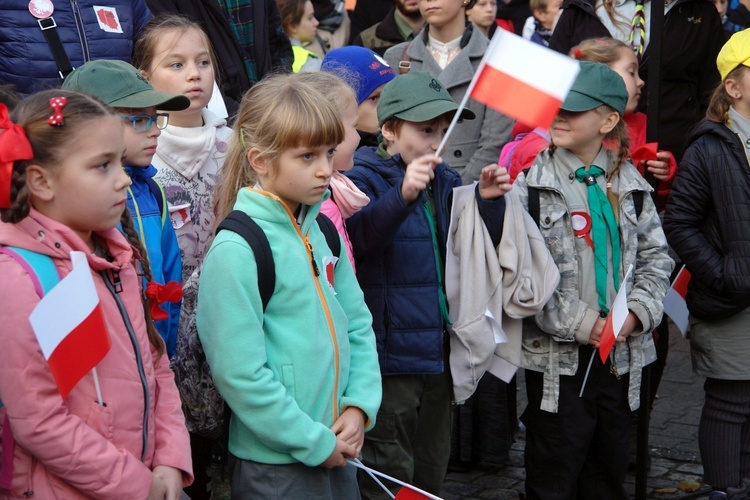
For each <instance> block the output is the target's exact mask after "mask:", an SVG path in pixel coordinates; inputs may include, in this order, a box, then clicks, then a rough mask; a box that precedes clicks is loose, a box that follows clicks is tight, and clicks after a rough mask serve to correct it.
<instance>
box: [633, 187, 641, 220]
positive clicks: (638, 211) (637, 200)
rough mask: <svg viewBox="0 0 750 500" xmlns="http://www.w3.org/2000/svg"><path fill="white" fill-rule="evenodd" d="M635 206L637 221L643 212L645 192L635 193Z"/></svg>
mask: <svg viewBox="0 0 750 500" xmlns="http://www.w3.org/2000/svg"><path fill="white" fill-rule="evenodd" d="M633 204H634V205H635V220H638V219H639V218H640V216H641V212H642V211H643V191H635V192H634V193H633Z"/></svg>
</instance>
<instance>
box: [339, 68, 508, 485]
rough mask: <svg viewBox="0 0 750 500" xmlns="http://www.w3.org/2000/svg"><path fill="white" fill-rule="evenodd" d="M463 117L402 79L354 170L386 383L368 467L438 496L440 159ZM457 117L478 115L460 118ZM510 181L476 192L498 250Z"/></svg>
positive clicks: (432, 84)
mask: <svg viewBox="0 0 750 500" xmlns="http://www.w3.org/2000/svg"><path fill="white" fill-rule="evenodd" d="M457 109H458V106H457V105H456V104H455V103H454V102H453V100H452V99H451V96H450V94H449V93H448V91H447V90H446V89H445V88H444V87H443V86H442V85H441V84H440V82H438V81H437V80H436V79H435V78H433V77H432V76H431V75H429V74H428V73H421V72H416V71H414V72H410V73H408V74H406V75H402V76H397V77H396V78H395V79H393V80H392V81H391V82H389V83H388V84H387V85H386V86H385V87H384V88H383V93H382V94H381V97H380V102H379V103H378V121H379V123H380V125H381V127H382V128H381V132H382V136H383V140H382V142H381V143H380V145H379V146H378V147H377V148H371V147H364V148H361V149H360V150H359V151H357V153H356V154H355V157H354V168H353V169H352V170H350V171H349V172H347V175H348V176H349V177H350V178H351V179H352V181H354V183H355V184H356V185H357V187H358V188H359V189H361V190H362V191H363V192H364V193H365V194H366V195H367V196H368V197H369V198H370V203H369V204H368V205H367V206H366V207H365V208H363V209H362V210H361V211H360V212H358V213H357V214H355V215H353V216H352V217H351V218H350V219H349V220H348V221H347V227H348V231H349V236H350V238H351V241H352V246H353V249H354V256H355V259H356V263H357V277H358V279H359V282H360V285H361V286H362V290H363V292H364V294H365V302H366V303H367V305H368V307H369V308H370V312H371V313H372V315H373V329H374V330H375V336H376V340H377V347H378V357H379V361H380V370H381V372H382V374H383V403H382V405H381V408H380V411H379V412H378V419H377V422H378V423H377V424H376V425H375V428H374V429H373V430H372V431H370V432H369V433H368V434H367V435H366V436H365V444H364V447H363V449H362V456H363V461H364V462H365V464H367V465H368V466H371V467H373V468H375V469H377V470H380V471H383V472H385V473H386V474H389V475H392V476H394V477H396V478H399V479H401V480H403V481H406V482H409V483H411V484H414V485H415V486H417V487H419V488H422V489H424V490H427V491H429V492H432V493H435V494H438V493H439V491H440V485H441V484H442V481H443V479H444V477H445V473H446V469H447V463H448V456H449V453H450V417H451V400H452V397H453V394H452V387H451V377H450V373H449V369H448V364H447V351H446V349H445V346H446V343H447V341H448V336H447V333H446V330H445V327H446V324H447V323H448V309H447V305H446V298H445V290H444V281H443V275H444V270H445V251H446V235H447V232H448V221H449V215H450V209H451V208H450V207H451V196H452V191H453V188H455V187H458V186H460V185H461V177H460V176H459V174H458V173H457V172H456V171H454V170H453V169H452V168H450V167H449V166H448V165H446V164H445V163H443V162H442V160H441V158H440V157H438V156H436V155H435V152H436V151H437V148H438V145H439V143H440V141H441V140H442V139H443V137H444V135H445V132H446V130H447V128H448V124H449V122H450V120H451V118H452V117H453V115H454V114H455V113H456V111H457ZM461 118H463V119H469V120H470V119H473V118H474V113H473V112H472V111H471V110H468V109H464V110H463V111H462V113H461ZM509 182H510V177H509V176H508V174H507V171H506V170H505V169H504V168H500V167H499V166H498V165H496V164H495V165H488V166H487V167H485V168H484V169H482V174H481V177H480V180H479V182H478V184H477V187H476V190H475V196H476V198H477V202H478V205H479V211H480V213H481V214H482V219H483V220H484V222H485V225H486V227H487V228H488V230H489V234H490V237H491V239H492V241H493V243H494V244H495V246H497V244H498V242H499V241H500V237H501V235H502V221H503V215H504V211H505V199H504V198H503V195H504V194H505V193H506V192H508V190H509V189H510V184H509ZM360 477H361V480H360V489H361V491H362V495H363V497H364V498H377V497H378V496H380V497H382V498H387V497H386V496H385V492H383V491H381V490H380V487H379V486H377V485H376V484H375V483H374V482H373V481H372V479H369V478H368V477H367V476H360ZM378 494H379V495H378Z"/></svg>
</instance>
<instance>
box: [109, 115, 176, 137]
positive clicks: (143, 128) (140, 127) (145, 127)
mask: <svg viewBox="0 0 750 500" xmlns="http://www.w3.org/2000/svg"><path fill="white" fill-rule="evenodd" d="M120 118H122V119H123V120H130V121H131V122H133V128H134V129H136V130H137V131H138V132H148V131H149V130H151V125H153V124H154V123H156V127H157V128H158V129H159V130H164V129H165V128H166V127H167V124H168V123H169V113H156V114H155V115H146V114H143V115H133V116H121V117H120Z"/></svg>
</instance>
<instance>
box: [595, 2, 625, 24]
mask: <svg viewBox="0 0 750 500" xmlns="http://www.w3.org/2000/svg"><path fill="white" fill-rule="evenodd" d="M599 5H601V6H602V7H604V11H605V12H606V13H607V17H609V20H610V21H611V22H612V24H613V25H615V26H617V27H619V28H622V27H628V26H630V19H628V18H627V17H625V16H624V15H622V14H620V13H619V12H617V8H616V7H615V0H601V4H599V2H598V1H597V2H596V5H595V6H594V8H597V7H599Z"/></svg>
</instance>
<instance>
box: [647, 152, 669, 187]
mask: <svg viewBox="0 0 750 500" xmlns="http://www.w3.org/2000/svg"><path fill="white" fill-rule="evenodd" d="M656 158H657V159H656V160H647V161H646V170H648V171H649V172H651V173H652V174H654V177H656V178H657V179H659V180H660V181H666V180H668V179H669V153H668V152H667V151H659V152H658V153H656Z"/></svg>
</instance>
